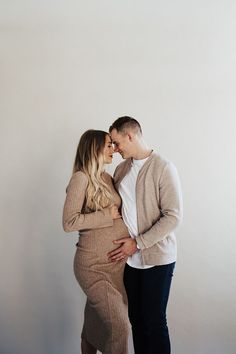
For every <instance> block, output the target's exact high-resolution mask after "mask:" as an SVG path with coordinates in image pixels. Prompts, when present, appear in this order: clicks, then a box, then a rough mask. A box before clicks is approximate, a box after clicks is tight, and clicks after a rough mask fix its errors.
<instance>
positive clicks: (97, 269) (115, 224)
mask: <svg viewBox="0 0 236 354" xmlns="http://www.w3.org/2000/svg"><path fill="white" fill-rule="evenodd" d="M103 177H104V179H105V181H106V182H107V183H108V184H109V186H110V190H111V193H112V196H113V198H114V201H113V202H114V203H115V204H116V205H117V206H118V207H119V206H120V204H121V200H120V197H119V195H118V194H117V192H116V191H115V189H114V187H113V183H112V178H111V176H109V175H108V174H107V173H104V175H103ZM87 184H88V181H87V177H86V175H85V174H84V173H82V172H80V171H79V172H76V173H74V174H73V176H72V178H71V180H70V183H69V185H68V187H67V196H66V201H65V205H64V211H63V226H64V230H65V231H67V232H70V231H75V230H79V234H80V236H79V242H78V244H77V250H76V253H75V258H74V272H75V276H76V279H77V280H78V282H79V284H80V286H81V288H82V289H83V291H84V292H85V294H86V295H87V302H86V306H85V311H84V325H83V330H82V337H83V338H85V339H86V340H87V341H88V342H89V343H91V344H92V345H93V346H94V347H95V348H97V349H98V350H99V351H101V352H102V353H103V354H127V353H128V337H129V332H130V324H129V320H128V313H127V298H126V293H125V289H124V285H123V271H124V266H125V262H126V260H124V261H119V262H115V263H112V262H109V261H108V258H107V253H108V252H109V251H111V250H113V249H115V248H117V245H114V244H113V243H112V241H113V240H116V239H119V238H122V237H127V236H128V235H129V234H128V230H127V228H126V226H125V224H124V222H123V221H122V219H117V220H112V218H111V215H110V211H109V209H108V208H105V209H103V210H102V211H97V212H92V213H84V203H85V193H86V188H87Z"/></svg>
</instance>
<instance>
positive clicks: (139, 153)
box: [132, 149, 153, 160]
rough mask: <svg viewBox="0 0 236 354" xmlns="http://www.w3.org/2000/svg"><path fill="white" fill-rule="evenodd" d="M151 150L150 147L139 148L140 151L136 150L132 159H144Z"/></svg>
mask: <svg viewBox="0 0 236 354" xmlns="http://www.w3.org/2000/svg"><path fill="white" fill-rule="evenodd" d="M152 151H153V150H151V149H141V150H140V151H137V153H135V154H134V155H133V156H132V158H133V159H134V160H143V159H146V158H147V157H149V156H150V155H151V153H152Z"/></svg>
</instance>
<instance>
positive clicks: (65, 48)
mask: <svg viewBox="0 0 236 354" xmlns="http://www.w3.org/2000/svg"><path fill="white" fill-rule="evenodd" d="M235 18H236V5H235V2H233V1H230V0H224V1H223V0H214V1H212V0H204V1H203V0H199V1H193V0H180V1H174V0H170V1H160V0H155V1H154V0H147V1H141V0H135V1H134V0H133V1H131V0H126V1H125V0H119V1H114V0H99V1H98V0H97V1H95V0H93V1H91V0H86V1H81V0H70V1H65V0H57V1H56V0H47V1H46V0H41V1H36V0H21V1H17V0H7V1H4V0H0V30H1V31H0V51H1V53H0V67H1V77H0V100H1V107H0V110H1V112H0V113H1V116H0V118H1V129H0V134H1V139H0V147H1V149H0V154H1V156H0V157H1V183H0V193H1V198H0V217H1V226H0V232H1V250H0V252H1V254H0V259H1V288H0V306H1V308H0V316H1V331H0V353H1V354H32V353H34V354H54V353H55V354H69V353H70V354H78V353H80V349H79V342H80V331H81V326H82V320H83V306H84V302H85V298H84V295H83V293H82V291H81V290H80V288H79V286H78V285H77V283H76V280H75V278H74V275H73V269H72V263H73V256H74V252H75V243H76V240H77V234H76V233H73V234H65V233H64V232H63V230H62V226H61V214H62V207H63V203H64V198H65V188H66V185H67V183H68V180H69V178H70V174H71V170H72V164H73V159H74V155H75V150H76V147H77V143H78V140H79V137H80V135H81V134H82V132H83V131H84V130H86V129H88V128H97V129H103V130H107V129H108V127H109V125H110V124H111V123H112V122H113V121H114V120H115V119H116V118H117V117H119V116H121V115H131V116H134V117H135V118H137V119H138V120H139V121H140V123H141V124H142V126H143V131H144V135H145V137H146V140H147V141H148V142H149V144H150V146H151V147H153V148H154V149H157V150H158V151H159V152H160V153H161V154H162V155H164V156H165V157H166V158H168V159H170V160H172V161H173V162H174V163H175V164H176V166H177V168H178V170H179V174H180V177H181V181H182V186H183V194H184V211H185V213H184V222H183V224H182V225H181V227H180V228H179V229H178V232H177V237H178V245H179V252H178V263H177V267H176V272H175V277H174V280H173V286H172V292H171V298H170V303H169V311H168V313H169V327H170V332H171V338H172V348H173V354H222V353H224V354H234V353H235V350H236V349H235V348H236V339H235V314H236V305H235V292H236V283H235V268H236V251H235V247H236V242H235V237H236V221H235V220H236V218H235V210H236V208H235V204H236V203H235V199H236V182H235V180H236V178H235V171H236V169H235V151H236V143H235V138H234V135H235V128H236V124H235V114H236V100H235V93H236V90H235V89H236V67H235V62H236V41H235V36H236V21H235ZM119 161H120V159H119V158H118V157H117V158H116V159H115V163H114V164H113V166H112V168H111V169H110V171H111V172H112V170H113V169H114V167H115V164H117V163H118V162H119ZM132 353H133V349H132V345H131V344H130V354H132Z"/></svg>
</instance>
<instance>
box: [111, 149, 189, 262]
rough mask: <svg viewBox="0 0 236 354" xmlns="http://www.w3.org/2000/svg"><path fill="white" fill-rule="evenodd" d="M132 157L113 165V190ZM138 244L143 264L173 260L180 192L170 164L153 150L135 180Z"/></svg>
mask: <svg viewBox="0 0 236 354" xmlns="http://www.w3.org/2000/svg"><path fill="white" fill-rule="evenodd" d="M130 167H131V159H127V160H125V161H123V162H122V163H121V164H120V165H118V167H117V168H116V171H115V174H114V181H115V186H116V189H117V190H118V188H119V184H120V182H121V181H122V179H123V178H124V176H125V175H126V174H127V173H128V171H129V169H130ZM136 206H137V221H138V236H137V237H136V241H137V244H138V246H139V248H140V249H141V256H142V260H143V264H146V265H164V264H170V263H173V262H175V261H176V257H177V244H176V238H175V234H174V230H175V228H176V227H177V226H178V224H179V223H180V222H181V220H182V213H183V211H182V192H181V186H180V181H179V177H178V173H177V170H176V168H175V166H174V165H173V163H171V162H169V161H167V160H165V159H164V158H162V157H161V156H160V155H159V154H157V153H155V152H152V154H151V155H150V157H149V158H148V159H147V160H146V162H145V163H144V165H143V166H142V168H141V169H140V171H139V174H138V177H137V182H136Z"/></svg>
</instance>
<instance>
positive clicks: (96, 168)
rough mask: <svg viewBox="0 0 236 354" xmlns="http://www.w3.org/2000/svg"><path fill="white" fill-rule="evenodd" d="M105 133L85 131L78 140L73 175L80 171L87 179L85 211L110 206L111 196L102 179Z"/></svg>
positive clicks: (91, 130)
mask: <svg viewBox="0 0 236 354" xmlns="http://www.w3.org/2000/svg"><path fill="white" fill-rule="evenodd" d="M107 135H108V133H107V132H104V131H102V130H94V129H89V130H87V131H86V132H85V133H84V134H83V135H82V136H81V138H80V141H79V144H78V148H77V152H76V156H75V162H74V167H73V173H75V172H77V171H82V172H84V173H85V174H86V176H87V177H88V186H87V190H86V199H85V210H86V211H95V210H101V209H102V208H105V207H107V206H109V205H111V204H112V195H111V191H110V189H109V187H108V185H107V184H106V183H105V181H104V179H103V178H102V173H103V172H104V156H103V150H104V147H105V141H106V136H107Z"/></svg>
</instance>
